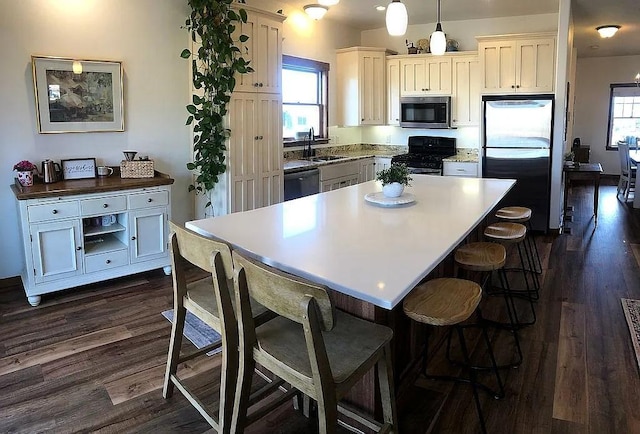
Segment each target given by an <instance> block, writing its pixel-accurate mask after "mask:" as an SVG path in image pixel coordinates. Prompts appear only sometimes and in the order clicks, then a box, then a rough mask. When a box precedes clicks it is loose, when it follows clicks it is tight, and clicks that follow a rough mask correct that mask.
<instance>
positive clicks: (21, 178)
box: [18, 170, 33, 187]
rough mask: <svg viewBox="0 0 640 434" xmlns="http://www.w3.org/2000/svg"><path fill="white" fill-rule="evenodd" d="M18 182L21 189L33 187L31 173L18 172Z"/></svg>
mask: <svg viewBox="0 0 640 434" xmlns="http://www.w3.org/2000/svg"><path fill="white" fill-rule="evenodd" d="M18 182H19V183H20V185H21V186H23V187H31V186H32V185H33V171H31V170H29V171H28V172H27V171H20V172H18Z"/></svg>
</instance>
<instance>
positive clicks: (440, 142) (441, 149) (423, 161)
mask: <svg viewBox="0 0 640 434" xmlns="http://www.w3.org/2000/svg"><path fill="white" fill-rule="evenodd" d="M408 142H409V143H408V144H409V152H408V153H406V154H401V155H396V156H395V157H393V158H392V159H391V163H402V164H406V165H407V166H408V167H410V168H419V169H436V170H437V169H442V159H443V158H446V157H450V156H452V155H455V153H456V139H455V138H452V137H432V136H411V137H409V141H408Z"/></svg>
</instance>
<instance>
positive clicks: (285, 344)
mask: <svg viewBox="0 0 640 434" xmlns="http://www.w3.org/2000/svg"><path fill="white" fill-rule="evenodd" d="M233 262H234V265H235V268H236V279H235V286H236V306H237V308H238V312H239V321H238V324H239V331H240V333H239V337H240V339H239V340H240V346H239V350H240V371H239V378H238V385H237V388H236V399H235V403H234V418H233V421H234V422H233V425H234V427H235V429H236V432H242V431H243V430H244V429H245V427H246V426H248V425H249V424H251V423H252V422H254V421H255V420H257V419H258V418H260V417H261V416H262V415H265V414H267V413H268V412H269V411H270V410H271V409H272V407H273V406H272V405H269V406H265V407H266V408H264V409H262V408H261V409H259V410H257V411H256V412H255V413H254V414H252V415H250V416H247V415H246V412H247V407H248V406H249V391H250V389H251V380H252V375H253V369H254V366H255V364H256V363H258V364H259V365H260V366H262V367H264V368H266V369H268V370H269V371H270V372H272V373H273V374H275V375H276V376H278V377H279V378H282V379H284V380H285V381H286V382H287V383H289V384H291V386H292V387H293V388H295V389H297V390H299V391H300V392H302V393H304V394H305V395H306V396H308V397H310V398H311V399H314V400H315V401H316V402H317V405H318V422H319V431H320V433H334V432H336V428H337V426H338V413H342V414H344V415H346V416H347V417H349V418H351V419H352V420H355V421H357V422H358V423H361V424H363V425H364V426H366V427H367V428H368V429H371V430H374V431H376V432H382V433H388V432H390V431H393V432H397V431H398V424H397V417H396V409H395V392H394V389H393V372H392V364H391V345H390V342H391V338H392V337H393V331H392V330H391V329H390V328H388V327H385V326H382V325H379V324H374V323H371V322H369V321H365V320H362V319H360V318H356V317H355V316H352V315H349V314H347V313H344V312H341V311H338V310H335V309H334V307H333V305H332V303H331V300H330V299H329V295H328V293H327V290H326V288H325V287H324V286H322V285H317V284H314V283H311V282H308V281H305V280H303V279H300V278H298V277H296V276H292V275H289V274H286V273H284V272H282V271H280V270H277V269H275V268H272V267H269V266H267V265H265V264H262V263H260V262H257V261H254V260H252V259H249V258H247V257H245V256H242V255H241V254H239V253H238V252H235V251H234V252H233ZM249 297H252V298H254V299H255V300H256V301H257V302H259V303H261V304H262V305H264V306H265V307H266V308H268V309H270V310H272V311H273V312H275V313H277V314H278V315H280V316H278V317H276V318H275V319H272V320H271V321H269V322H267V323H266V324H264V325H262V326H260V327H256V326H255V324H254V321H253V316H252V314H251V309H250V304H249ZM374 366H375V367H376V368H377V377H378V387H379V393H380V400H381V402H382V416H383V422H382V423H380V422H378V421H375V420H373V419H372V418H371V417H369V416H368V415H364V414H362V413H361V412H360V411H357V410H356V409H353V408H349V407H348V406H347V405H346V404H344V403H341V402H340V400H341V399H342V398H343V397H344V396H345V395H346V394H347V393H348V392H349V390H350V389H351V387H352V386H353V385H354V384H356V383H357V382H358V381H359V380H360V379H361V378H362V377H363V376H364V375H365V374H366V373H367V372H369V371H370V370H371V369H372V368H373V367H374ZM372 393H373V391H372ZM281 402H282V400H281V399H277V400H276V401H275V405H279V404H280V403H281Z"/></svg>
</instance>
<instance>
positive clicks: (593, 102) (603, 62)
mask: <svg viewBox="0 0 640 434" xmlns="http://www.w3.org/2000/svg"><path fill="white" fill-rule="evenodd" d="M638 71H640V56H618V57H583V58H578V65H577V70H576V101H575V121H574V125H573V136H574V137H580V140H581V143H582V144H583V145H591V161H597V162H599V163H601V164H602V168H603V170H604V173H606V174H614V175H619V174H620V160H619V159H618V152H617V151H607V150H606V144H607V129H608V125H609V89H610V88H609V85H611V84H614V83H633V81H634V77H635V75H636V74H637V73H638Z"/></svg>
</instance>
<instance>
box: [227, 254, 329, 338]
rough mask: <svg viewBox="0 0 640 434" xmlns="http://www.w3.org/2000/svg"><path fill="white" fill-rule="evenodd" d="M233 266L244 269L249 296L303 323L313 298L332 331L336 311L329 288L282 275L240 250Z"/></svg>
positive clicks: (326, 327)
mask: <svg viewBox="0 0 640 434" xmlns="http://www.w3.org/2000/svg"><path fill="white" fill-rule="evenodd" d="M233 263H234V266H235V268H236V270H240V269H241V268H242V269H244V272H245V274H246V277H247V285H248V290H249V295H250V296H251V297H252V298H253V299H254V300H255V301H257V302H258V303H260V304H262V305H263V306H264V307H266V308H267V309H269V310H271V311H273V312H275V313H277V314H278V315H281V316H283V317H286V318H289V319H290V320H292V321H295V322H297V323H300V324H303V323H304V318H303V316H304V315H305V312H304V309H303V306H304V305H306V304H307V302H308V296H311V297H313V298H314V299H315V301H316V303H317V305H318V311H319V313H320V318H321V324H322V328H323V330H325V331H328V330H331V329H333V325H334V319H335V312H334V310H333V305H332V304H331V300H330V299H329V295H328V294H327V289H326V287H324V286H322V285H316V284H313V283H311V282H308V281H304V280H302V279H299V278H297V277H295V276H292V275H290V274H286V273H283V272H281V271H279V270H276V269H274V268H272V267H269V266H267V265H265V264H262V263H260V262H257V261H254V260H253V259H250V258H247V257H245V256H243V255H241V254H239V253H238V252H237V251H234V252H233ZM236 272H237V271H236Z"/></svg>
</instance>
